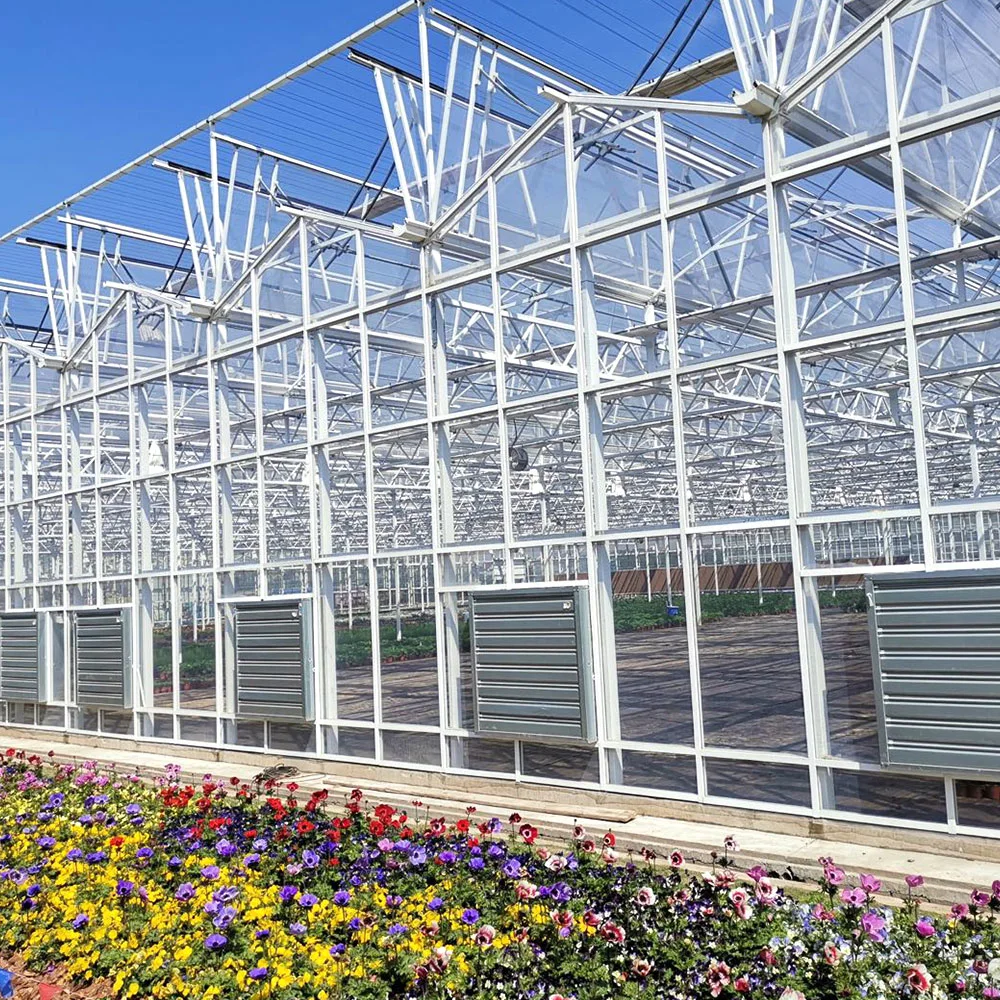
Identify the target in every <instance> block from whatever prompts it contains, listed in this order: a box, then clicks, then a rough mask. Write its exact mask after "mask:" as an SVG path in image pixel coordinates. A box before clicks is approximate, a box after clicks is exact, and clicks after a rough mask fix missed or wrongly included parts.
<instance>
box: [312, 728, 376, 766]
mask: <svg viewBox="0 0 1000 1000" xmlns="http://www.w3.org/2000/svg"><path fill="white" fill-rule="evenodd" d="M323 729H324V734H325V735H324V745H325V747H326V752H327V753H328V754H338V755H340V756H341V757H363V758H366V759H369V760H371V759H373V758H374V757H375V731H374V730H372V729H347V728H346V727H344V726H341V727H340V728H339V729H338V730H335V729H333V728H331V727H327V726H324V727H323Z"/></svg>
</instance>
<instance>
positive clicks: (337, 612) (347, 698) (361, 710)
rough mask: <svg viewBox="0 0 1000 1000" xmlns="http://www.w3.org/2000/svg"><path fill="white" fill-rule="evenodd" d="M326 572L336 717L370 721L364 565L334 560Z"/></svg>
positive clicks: (368, 615) (371, 700)
mask: <svg viewBox="0 0 1000 1000" xmlns="http://www.w3.org/2000/svg"><path fill="white" fill-rule="evenodd" d="M330 575H331V579H332V587H333V602H334V609H333V617H334V622H335V627H336V632H335V635H334V656H335V659H336V672H337V705H336V716H337V718H339V719H363V720H365V721H366V722H371V721H373V720H374V718H375V703H374V696H373V694H372V622H371V611H370V605H369V594H368V567H367V565H366V564H365V563H361V562H349V563H337V564H335V565H333V566H331V567H330Z"/></svg>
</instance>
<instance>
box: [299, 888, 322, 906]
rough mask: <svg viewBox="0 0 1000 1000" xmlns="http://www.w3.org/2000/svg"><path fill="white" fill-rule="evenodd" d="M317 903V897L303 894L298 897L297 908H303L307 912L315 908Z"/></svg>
mask: <svg viewBox="0 0 1000 1000" xmlns="http://www.w3.org/2000/svg"><path fill="white" fill-rule="evenodd" d="M318 902H319V897H318V896H314V895H313V894H312V893H311V892H304V893H302V895H301V896H299V906H304V907H305V908H306V909H307V910H308V909H310V908H312V907H313V906H315V905H316V904H317V903H318Z"/></svg>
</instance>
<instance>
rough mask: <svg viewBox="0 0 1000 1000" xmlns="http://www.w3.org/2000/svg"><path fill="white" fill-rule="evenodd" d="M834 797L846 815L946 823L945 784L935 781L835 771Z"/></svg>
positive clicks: (931, 779)
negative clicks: (857, 814) (861, 814)
mask: <svg viewBox="0 0 1000 1000" xmlns="http://www.w3.org/2000/svg"><path fill="white" fill-rule="evenodd" d="M832 774H833V797H834V802H835V804H836V808H837V809H840V810H842V811H844V812H854V813H864V814H866V815H871V816H886V817H888V818H889V819H894V820H906V819H915V820H920V821H922V822H925V823H944V822H946V821H947V818H948V810H947V807H946V806H945V799H944V782H943V781H941V780H940V779H938V780H936V781H935V780H934V779H933V778H908V777H906V776H904V775H901V774H892V775H889V774H872V773H870V772H867V771H833V772H832Z"/></svg>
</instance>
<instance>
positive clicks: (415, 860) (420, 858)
mask: <svg viewBox="0 0 1000 1000" xmlns="http://www.w3.org/2000/svg"><path fill="white" fill-rule="evenodd" d="M426 860H427V852H426V851H425V850H424V849H423V848H422V847H414V848H413V850H412V851H410V864H411V865H422V864H424V862H425V861H426Z"/></svg>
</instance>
